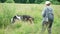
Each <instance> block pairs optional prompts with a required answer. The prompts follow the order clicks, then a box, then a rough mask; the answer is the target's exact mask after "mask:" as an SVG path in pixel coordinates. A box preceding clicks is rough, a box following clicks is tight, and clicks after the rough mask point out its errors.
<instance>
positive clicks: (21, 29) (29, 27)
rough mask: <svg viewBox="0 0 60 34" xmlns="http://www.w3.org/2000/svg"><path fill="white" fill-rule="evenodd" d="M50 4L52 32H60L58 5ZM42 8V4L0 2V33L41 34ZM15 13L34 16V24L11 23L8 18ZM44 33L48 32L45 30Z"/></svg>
mask: <svg viewBox="0 0 60 34" xmlns="http://www.w3.org/2000/svg"><path fill="white" fill-rule="evenodd" d="M51 6H52V7H53V9H54V23H53V27H52V34H60V13H59V11H60V5H51ZM43 8H44V5H43V4H14V3H10V4H9V3H0V34H41V33H40V32H41V27H42V26H41V25H42V15H41V13H42V10H43ZM16 14H18V15H30V16H32V17H34V24H29V22H23V21H16V22H15V23H14V24H11V23H10V19H11V18H12V17H13V16H14V15H16ZM45 34H48V32H47V30H46V31H45Z"/></svg>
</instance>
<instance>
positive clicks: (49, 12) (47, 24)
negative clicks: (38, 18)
mask: <svg viewBox="0 0 60 34" xmlns="http://www.w3.org/2000/svg"><path fill="white" fill-rule="evenodd" d="M45 5H46V6H45V8H44V9H43V11H42V16H43V22H42V31H41V32H42V33H43V32H44V31H45V30H46V28H47V30H48V34H51V32H52V31H51V28H52V24H53V20H54V14H53V9H52V8H51V6H50V5H51V2H50V1H46V2H45Z"/></svg>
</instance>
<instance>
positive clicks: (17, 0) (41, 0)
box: [0, 0, 60, 4]
mask: <svg viewBox="0 0 60 34" xmlns="http://www.w3.org/2000/svg"><path fill="white" fill-rule="evenodd" d="M45 1H47V0H0V3H5V2H6V3H35V4H40V3H44V2H45ZM49 1H51V2H52V3H53V4H60V0H49Z"/></svg>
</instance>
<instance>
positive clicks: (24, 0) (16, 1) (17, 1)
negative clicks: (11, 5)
mask: <svg viewBox="0 0 60 34" xmlns="http://www.w3.org/2000/svg"><path fill="white" fill-rule="evenodd" d="M14 1H15V3H26V2H27V0H14Z"/></svg>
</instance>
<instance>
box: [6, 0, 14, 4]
mask: <svg viewBox="0 0 60 34" xmlns="http://www.w3.org/2000/svg"><path fill="white" fill-rule="evenodd" d="M6 3H14V0H6Z"/></svg>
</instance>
